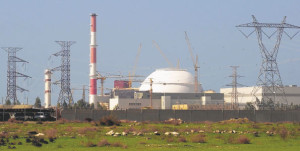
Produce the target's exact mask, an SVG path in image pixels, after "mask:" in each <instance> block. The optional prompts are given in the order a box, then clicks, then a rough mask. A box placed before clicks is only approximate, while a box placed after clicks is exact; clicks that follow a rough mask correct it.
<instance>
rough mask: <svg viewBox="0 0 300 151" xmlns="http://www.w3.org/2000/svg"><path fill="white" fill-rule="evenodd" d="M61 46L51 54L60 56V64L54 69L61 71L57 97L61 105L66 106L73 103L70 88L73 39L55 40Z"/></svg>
mask: <svg viewBox="0 0 300 151" xmlns="http://www.w3.org/2000/svg"><path fill="white" fill-rule="evenodd" d="M55 42H56V43H58V44H59V45H60V46H61V51H59V52H57V53H55V54H53V55H54V56H61V66H59V67H56V68H55V70H60V71H61V77H60V81H59V83H60V88H61V89H60V93H59V97H58V103H59V104H60V105H61V106H62V107H66V104H69V105H71V104H72V103H73V97H72V93H71V89H70V47H71V45H72V44H74V43H75V41H55Z"/></svg>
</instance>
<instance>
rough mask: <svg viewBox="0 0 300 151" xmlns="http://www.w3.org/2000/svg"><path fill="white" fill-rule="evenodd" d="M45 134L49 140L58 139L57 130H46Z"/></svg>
mask: <svg viewBox="0 0 300 151" xmlns="http://www.w3.org/2000/svg"><path fill="white" fill-rule="evenodd" d="M45 134H46V136H47V138H48V139H49V140H50V139H54V138H56V135H57V130H56V129H49V130H46V132H45ZM50 142H51V141H50Z"/></svg>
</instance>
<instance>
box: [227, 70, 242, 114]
mask: <svg viewBox="0 0 300 151" xmlns="http://www.w3.org/2000/svg"><path fill="white" fill-rule="evenodd" d="M230 67H231V68H232V75H230V76H229V77H232V83H230V84H227V85H226V86H232V92H231V109H238V107H239V100H238V94H239V93H238V91H237V86H241V84H239V83H238V82H237V78H239V77H242V76H240V75H238V74H237V68H238V67H239V66H230Z"/></svg>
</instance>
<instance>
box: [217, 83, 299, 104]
mask: <svg viewBox="0 0 300 151" xmlns="http://www.w3.org/2000/svg"><path fill="white" fill-rule="evenodd" d="M253 89H254V87H239V88H237V91H238V102H239V106H240V107H244V106H245V104H246V103H247V102H254V101H255V100H256V98H254V96H253V95H252V94H251V93H252V91H253ZM266 91H267V90H266V88H264V87H260V88H259V89H258V91H257V93H256V97H257V99H258V100H260V101H261V100H262V99H263V98H262V93H263V92H264V93H265V95H274V98H275V103H277V102H278V103H283V104H285V102H280V100H281V99H280V96H281V95H282V94H280V93H276V92H273V94H270V93H267V92H266ZM284 91H285V94H286V98H287V103H288V104H291V103H293V104H294V105H295V104H300V87H297V86H296V85H290V86H285V87H284ZM231 92H232V88H221V89H220V93H224V101H225V103H231ZM276 96H277V97H276Z"/></svg>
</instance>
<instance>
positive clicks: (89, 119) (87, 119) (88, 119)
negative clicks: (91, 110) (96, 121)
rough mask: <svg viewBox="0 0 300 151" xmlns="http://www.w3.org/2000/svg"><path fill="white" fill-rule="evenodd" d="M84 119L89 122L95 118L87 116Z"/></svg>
mask: <svg viewBox="0 0 300 151" xmlns="http://www.w3.org/2000/svg"><path fill="white" fill-rule="evenodd" d="M84 121H86V122H89V123H90V122H91V121H93V119H91V118H89V117H87V118H85V119H84Z"/></svg>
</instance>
